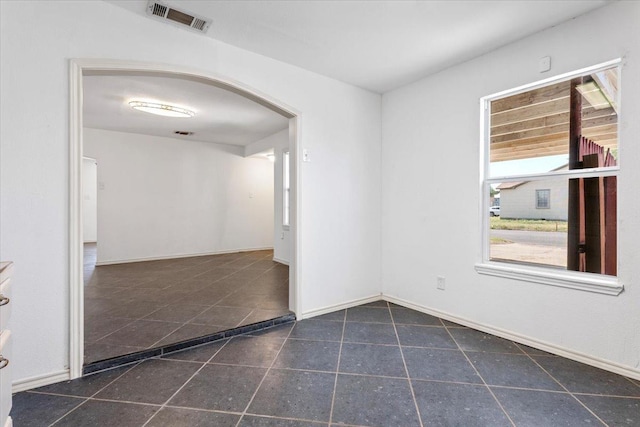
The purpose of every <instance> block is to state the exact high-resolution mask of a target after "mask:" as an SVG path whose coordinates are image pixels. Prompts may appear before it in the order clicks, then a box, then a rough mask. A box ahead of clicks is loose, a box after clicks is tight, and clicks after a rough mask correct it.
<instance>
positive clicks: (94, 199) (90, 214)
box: [82, 158, 98, 243]
mask: <svg viewBox="0 0 640 427" xmlns="http://www.w3.org/2000/svg"><path fill="white" fill-rule="evenodd" d="M82 240H83V241H84V242H85V243H89V242H96V241H97V240H98V168H97V165H96V161H95V159H88V158H83V159H82Z"/></svg>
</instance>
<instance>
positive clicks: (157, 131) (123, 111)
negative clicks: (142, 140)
mask: <svg viewBox="0 0 640 427" xmlns="http://www.w3.org/2000/svg"><path fill="white" fill-rule="evenodd" d="M83 85H84V87H83V89H84V93H83V104H84V105H83V120H84V126H86V127H90V128H96V129H106V130H113V131H119V132H130V133H139V134H145V135H153V136H164V137H172V138H181V139H190V140H197V141H204V142H215V143H221V144H230V145H247V144H249V143H252V142H255V141H258V140H260V139H262V138H265V137H267V136H269V135H272V134H274V133H276V132H278V131H281V130H283V129H286V128H287V126H288V123H289V121H288V119H287V118H285V117H283V116H281V115H280V114H278V113H275V112H273V111H272V110H270V109H268V108H266V107H263V106H262V105H260V104H257V103H256V102H253V101H251V100H248V99H246V98H244V97H242V96H240V95H237V94H235V93H232V92H229V91H227V90H224V89H221V88H218V87H215V86H211V85H209V84H205V83H202V82H197V81H191V80H184V79H181V78H175V77H163V76H157V75H156V76H153V75H88V76H84V78H83ZM132 100H141V101H154V102H159V103H166V104H171V105H175V106H180V107H185V108H188V109H190V110H192V111H195V113H196V114H195V116H194V117H191V118H172V117H161V116H156V115H153V114H148V113H144V112H140V111H136V110H133V109H132V108H131V107H130V106H129V105H128V102H129V101H132ZM175 131H189V132H193V133H194V134H193V135H191V136H179V135H176V134H175V133H174V132H175Z"/></svg>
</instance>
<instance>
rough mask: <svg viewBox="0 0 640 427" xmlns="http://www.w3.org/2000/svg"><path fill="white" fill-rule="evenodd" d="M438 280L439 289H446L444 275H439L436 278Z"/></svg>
mask: <svg viewBox="0 0 640 427" xmlns="http://www.w3.org/2000/svg"><path fill="white" fill-rule="evenodd" d="M436 282H437V286H438V289H440V290H441V291H444V288H445V280H444V277H442V276H438V277H437V278H436Z"/></svg>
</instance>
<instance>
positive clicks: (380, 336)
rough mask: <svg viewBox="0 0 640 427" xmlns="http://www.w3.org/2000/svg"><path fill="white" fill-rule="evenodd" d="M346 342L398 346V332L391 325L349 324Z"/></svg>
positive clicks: (345, 332) (346, 328) (345, 333)
mask: <svg viewBox="0 0 640 427" xmlns="http://www.w3.org/2000/svg"><path fill="white" fill-rule="evenodd" d="M344 341H345V342H357V343H368V344H398V338H396V331H395V329H394V328H393V325H391V324H384V323H360V322H347V323H346V324H345V327H344Z"/></svg>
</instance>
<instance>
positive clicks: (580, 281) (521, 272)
mask: <svg viewBox="0 0 640 427" xmlns="http://www.w3.org/2000/svg"><path fill="white" fill-rule="evenodd" d="M622 65H623V64H622V59H621V58H619V59H615V60H612V61H608V62H605V63H602V64H598V65H594V66H592V67H587V68H583V69H580V70H576V71H573V72H569V73H565V74H561V75H558V76H555V77H551V78H548V79H544V80H540V81H538V82H534V83H530V84H526V85H523V86H520V87H517V88H514V89H509V90H505V91H502V92H498V93H495V94H493V95H489V96H486V97H483V98H481V99H480V147H481V150H480V185H479V187H480V211H479V222H480V227H481V230H482V232H481V241H480V245H481V248H480V254H481V258H480V259H479V260H478V262H477V263H476V265H475V269H476V271H477V272H478V273H479V274H483V275H489V276H496V277H503V278H509V279H515V280H519V281H524V282H532V283H541V284H545V285H551V286H559V287H563V288H570V289H577V290H582V291H588V292H595V293H600V294H607V295H619V294H620V293H621V292H622V291H623V290H624V287H623V285H622V283H621V282H620V280H619V278H618V277H613V276H607V275H604V274H597V273H584V272H578V271H568V270H558V269H555V268H550V267H544V266H539V267H538V266H530V265H521V264H510V263H505V262H499V261H491V260H490V239H489V230H490V223H489V215H487V212H489V207H490V206H489V199H490V196H489V191H490V190H489V188H490V186H491V184H497V183H500V182H507V181H509V182H511V181H539V180H543V179H548V178H549V177H556V178H560V177H566V178H567V179H571V178H590V177H604V176H619V171H620V161H618V165H617V166H614V167H605V168H593V169H588V170H587V171H585V170H584V169H579V170H558V171H553V172H549V173H537V174H522V175H513V176H512V175H509V176H508V177H504V176H496V177H491V176H490V175H489V161H490V156H489V144H490V141H491V138H490V130H491V129H490V117H491V102H492V101H494V100H497V99H501V98H505V97H507V96H512V95H516V94H518V93H523V92H527V91H530V90H533V89H538V88H540V87H543V86H548V85H551V84H554V83H558V82H561V81H566V80H570V79H572V78H574V77H580V76H583V75H586V74H593V73H595V72H597V71H601V70H604V69H607V68H613V67H618V72H619V73H620V72H621V69H622ZM619 91H620V92H619V93H620V98H622V89H621V84H620V86H619ZM618 103H619V104H618V105H620V103H621V100H620V99H619V100H618ZM618 123H622V121H621V115H620V114H618ZM620 139H621V138H620V132H619V133H618V147H619V148H618V152H619V153H620V152H621V150H620V146H621V141H620ZM623 161H624V160H623ZM616 232H617V233H619V224H618V227H616ZM618 259H620V254H619V251H618Z"/></svg>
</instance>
